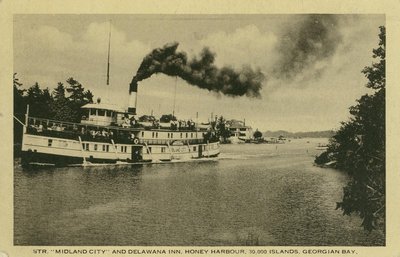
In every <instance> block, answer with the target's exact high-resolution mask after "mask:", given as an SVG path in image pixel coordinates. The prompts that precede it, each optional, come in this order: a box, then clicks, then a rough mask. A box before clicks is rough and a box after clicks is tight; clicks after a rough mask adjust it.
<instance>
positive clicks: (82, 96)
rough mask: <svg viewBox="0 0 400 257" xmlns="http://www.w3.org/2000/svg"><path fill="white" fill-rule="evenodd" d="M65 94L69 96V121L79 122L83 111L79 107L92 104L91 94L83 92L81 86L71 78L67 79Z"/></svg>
mask: <svg viewBox="0 0 400 257" xmlns="http://www.w3.org/2000/svg"><path fill="white" fill-rule="evenodd" d="M67 83H68V87H67V88H66V90H67V92H68V93H69V94H70V95H69V97H68V100H69V102H70V107H71V109H72V112H71V115H73V116H72V117H71V118H70V121H73V122H79V120H80V118H81V116H82V115H83V111H82V109H81V107H82V106H83V105H85V104H88V103H93V94H92V92H90V91H89V90H87V91H85V89H84V88H83V86H82V84H81V83H79V82H78V81H77V80H75V79H73V78H72V77H71V78H69V79H67Z"/></svg>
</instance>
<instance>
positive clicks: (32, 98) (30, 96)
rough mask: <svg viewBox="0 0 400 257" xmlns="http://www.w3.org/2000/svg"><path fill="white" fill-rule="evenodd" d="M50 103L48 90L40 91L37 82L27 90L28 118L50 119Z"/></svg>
mask: <svg viewBox="0 0 400 257" xmlns="http://www.w3.org/2000/svg"><path fill="white" fill-rule="evenodd" d="M52 101H53V99H52V97H51V95H50V92H49V89H48V88H46V89H44V90H42V89H41V88H40V86H39V84H38V83H37V82H36V83H35V84H34V85H32V86H31V87H30V88H28V90H27V94H26V103H27V104H29V115H30V116H33V117H37V118H49V117H51V116H52V111H51V108H50V105H51V103H52Z"/></svg>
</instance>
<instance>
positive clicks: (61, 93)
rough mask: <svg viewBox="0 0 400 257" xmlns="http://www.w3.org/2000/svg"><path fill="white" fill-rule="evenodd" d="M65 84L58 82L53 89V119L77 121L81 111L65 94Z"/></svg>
mask: <svg viewBox="0 0 400 257" xmlns="http://www.w3.org/2000/svg"><path fill="white" fill-rule="evenodd" d="M65 91H66V89H65V87H64V84H63V83H61V82H58V84H57V87H56V88H55V89H54V90H53V93H52V96H53V103H52V105H51V109H52V111H53V117H52V118H53V119H55V120H62V121H72V122H73V121H76V117H77V116H78V115H79V113H78V112H77V111H76V110H74V108H73V105H74V104H72V102H70V101H69V100H68V99H67V97H66V96H65Z"/></svg>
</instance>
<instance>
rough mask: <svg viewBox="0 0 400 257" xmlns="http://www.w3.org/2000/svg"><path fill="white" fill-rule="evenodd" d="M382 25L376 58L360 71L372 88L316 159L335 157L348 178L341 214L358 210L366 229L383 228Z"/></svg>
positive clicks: (383, 39) (383, 108)
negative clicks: (326, 148) (370, 92)
mask: <svg viewBox="0 0 400 257" xmlns="http://www.w3.org/2000/svg"><path fill="white" fill-rule="evenodd" d="M385 45H386V42H385V27H380V34H379V46H378V48H376V49H374V50H373V57H374V58H375V59H376V62H374V63H373V64H372V65H371V66H368V67H365V68H364V69H363V71H362V72H363V73H364V74H365V76H366V78H367V79H368V83H367V85H366V86H367V87H368V88H370V89H373V90H374V92H373V93H372V94H366V95H364V96H362V97H361V98H360V99H358V100H357V105H355V106H352V107H350V114H351V118H350V120H349V121H347V122H343V123H342V126H341V128H340V129H339V130H338V131H337V133H336V134H335V135H334V136H333V137H332V139H331V141H330V144H329V148H328V150H327V152H325V153H323V154H322V155H321V156H319V157H317V159H316V163H322V162H325V161H326V162H327V161H336V167H337V168H339V169H341V170H345V171H347V172H348V174H349V176H350V178H351V180H350V182H349V183H348V184H347V186H346V187H344V196H343V199H342V201H341V202H339V203H337V208H338V209H341V210H343V214H345V215H350V214H352V213H357V214H358V215H359V216H360V217H361V218H362V219H363V222H362V226H363V227H364V228H365V229H367V230H369V231H370V230H372V229H374V228H377V227H379V228H382V229H383V230H384V229H385V85H386V80H385Z"/></svg>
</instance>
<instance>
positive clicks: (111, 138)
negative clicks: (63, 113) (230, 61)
mask: <svg viewBox="0 0 400 257" xmlns="http://www.w3.org/2000/svg"><path fill="white" fill-rule="evenodd" d="M129 91H130V92H129V95H130V96H129V107H128V110H127V111H124V110H123V109H120V108H118V107H116V105H113V104H107V103H102V102H101V101H98V102H97V103H89V104H86V105H84V106H82V110H83V112H84V115H83V116H82V119H81V122H80V123H71V122H64V121H56V120H49V119H42V118H36V117H30V116H29V106H28V108H27V113H26V115H25V123H24V129H23V138H22V165H25V166H26V165H34V164H36V165H55V166H69V165H91V164H94V165H95V164H104V163H112V164H132V163H160V162H173V161H177V160H178V161H182V160H189V159H203V158H212V157H216V156H218V154H219V153H220V144H219V139H218V138H217V136H216V134H215V131H213V128H212V127H211V126H201V125H199V124H197V123H195V122H193V121H191V120H189V121H179V122H178V121H177V120H174V119H171V120H169V121H165V120H163V121H164V122H159V121H157V120H155V119H153V120H148V121H144V122H140V121H138V120H137V119H135V116H136V102H137V84H136V83H135V84H134V85H132V84H131V86H130V90H129ZM171 116H172V117H173V115H171Z"/></svg>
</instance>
